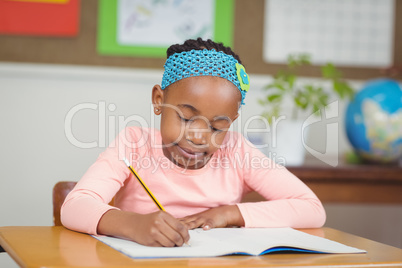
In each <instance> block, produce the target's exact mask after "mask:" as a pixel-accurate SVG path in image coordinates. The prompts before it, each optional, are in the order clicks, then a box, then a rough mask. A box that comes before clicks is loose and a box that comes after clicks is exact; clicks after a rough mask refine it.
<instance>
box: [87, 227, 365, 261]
mask: <svg viewBox="0 0 402 268" xmlns="http://www.w3.org/2000/svg"><path fill="white" fill-rule="evenodd" d="M189 232H190V244H191V246H183V247H173V248H165V247H147V246H143V245H140V244H138V243H135V242H131V241H128V240H124V239H119V238H114V237H107V236H94V237H95V238H96V239H98V240H100V241H102V242H103V243H105V244H107V245H109V246H111V247H112V248H114V249H116V250H118V251H120V252H122V253H124V254H126V255H128V256H129V257H132V258H173V257H174V258H180V257H215V256H225V255H234V254H240V255H263V254H267V253H272V252H279V251H281V252H286V251H290V252H295V251H298V252H300V251H301V252H311V253H365V252H366V251H365V250H361V249H357V248H353V247H349V246H346V245H343V244H341V243H338V242H335V241H331V240H328V239H325V238H321V237H318V236H313V235H309V234H306V233H303V232H301V231H297V230H294V229H292V228H217V229H211V230H208V231H203V230H202V229H195V230H190V231H189Z"/></svg>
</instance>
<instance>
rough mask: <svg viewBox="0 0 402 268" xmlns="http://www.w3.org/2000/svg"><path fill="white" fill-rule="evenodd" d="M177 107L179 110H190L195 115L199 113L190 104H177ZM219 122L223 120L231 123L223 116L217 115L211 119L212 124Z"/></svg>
mask: <svg viewBox="0 0 402 268" xmlns="http://www.w3.org/2000/svg"><path fill="white" fill-rule="evenodd" d="M177 106H178V107H179V108H184V109H190V110H191V111H192V112H193V113H195V114H199V113H200V112H199V111H198V109H197V108H195V107H194V106H192V105H190V104H178V105H177ZM219 120H225V121H228V122H231V121H232V120H231V119H230V118H229V117H228V116H225V115H218V116H215V117H214V118H213V120H212V122H215V121H219Z"/></svg>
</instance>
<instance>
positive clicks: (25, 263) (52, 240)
mask: <svg viewBox="0 0 402 268" xmlns="http://www.w3.org/2000/svg"><path fill="white" fill-rule="evenodd" d="M302 231H305V232H307V233H310V234H313V235H318V236H323V237H326V238H329V239H331V240H334V241H338V242H341V243H344V244H346V245H349V246H353V247H357V248H361V249H365V250H367V252H368V253H367V254H303V253H299V254H270V255H265V256H259V257H249V256H227V257H216V258H182V259H179V258H175V259H131V258H129V257H127V256H125V255H123V254H122V253H120V252H118V251H116V250H114V249H112V248H110V247H109V246H107V245H105V244H103V243H102V242H100V241H98V240H96V239H94V238H92V237H91V236H89V235H86V234H81V233H77V232H73V231H70V230H67V229H65V228H64V227H61V226H56V227H0V245H1V246H2V247H3V248H4V249H5V250H6V251H7V252H8V254H10V256H11V257H12V258H13V259H14V260H15V261H16V262H17V263H18V264H19V265H20V266H21V267H128V266H133V265H134V266H136V267H189V266H191V267H209V268H212V267H221V266H226V267H273V266H276V267H281V266H282V267H283V266H296V267H303V266H304V267H306V266H316V265H317V266H324V265H334V266H342V267H345V265H347V266H348V267H354V266H355V267H365V266H370V265H376V266H377V267H378V266H379V265H387V266H399V267H402V249H398V248H395V247H391V246H387V245H384V244H381V243H378V242H374V241H371V240H368V239H365V238H361V237H358V236H354V235H351V234H347V233H344V232H341V231H337V230H334V229H330V228H322V229H305V230H302ZM3 254H4V253H3Z"/></svg>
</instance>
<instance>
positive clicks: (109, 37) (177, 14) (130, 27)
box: [98, 0, 234, 57]
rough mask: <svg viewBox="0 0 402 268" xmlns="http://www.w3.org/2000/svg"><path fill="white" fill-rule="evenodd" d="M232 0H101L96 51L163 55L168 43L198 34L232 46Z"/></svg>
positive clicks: (116, 53)
mask: <svg viewBox="0 0 402 268" xmlns="http://www.w3.org/2000/svg"><path fill="white" fill-rule="evenodd" d="M233 11H234V3H233V0H160V1H149V0H101V1H100V7H99V23H98V52H99V53H101V54H106V55H107V54H109V55H110V54H112V55H127V56H143V57H165V55H166V49H167V47H169V46H170V45H171V44H176V43H182V42H183V41H185V40H186V39H191V38H197V37H201V38H203V39H208V38H210V39H213V40H214V41H218V42H223V43H224V44H226V45H229V46H231V45H232V36H233V15H234V14H233Z"/></svg>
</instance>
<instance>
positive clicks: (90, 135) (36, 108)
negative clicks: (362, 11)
mask: <svg viewBox="0 0 402 268" xmlns="http://www.w3.org/2000/svg"><path fill="white" fill-rule="evenodd" d="M161 75H162V70H139V69H122V68H100V67H77V66H65V65H64V66H61V65H38V64H35V65H34V64H15V63H0V122H1V131H0V140H1V144H2V145H1V150H0V161H1V168H0V182H1V183H0V208H1V209H0V211H1V214H0V215H1V216H0V226H9V225H52V187H53V185H54V184H55V183H56V182H58V181H61V180H79V178H80V177H81V176H82V175H83V173H84V172H85V171H86V169H87V168H88V167H89V165H90V164H91V163H92V162H93V161H94V160H95V159H96V157H97V155H98V154H99V153H100V152H101V151H103V150H104V148H105V145H107V144H108V143H109V141H110V139H113V138H114V136H115V135H116V133H117V131H118V128H119V127H118V126H120V127H123V126H124V124H118V120H119V117H120V118H123V119H126V120H127V119H130V118H129V117H130V116H135V115H140V116H141V117H142V118H144V119H145V120H146V121H145V122H146V123H147V124H149V125H150V126H155V127H159V125H158V123H159V121H158V119H157V118H155V117H154V116H153V113H152V112H151V110H150V108H151V107H150V98H151V89H152V86H153V85H154V84H158V83H160V81H161ZM270 79H271V78H270V77H268V76H260V75H251V81H252V89H251V90H250V92H249V93H248V96H247V98H246V106H245V107H244V108H243V109H242V112H241V117H240V120H239V122H238V123H236V125H235V127H234V129H235V130H240V131H242V127H241V126H242V125H244V124H245V122H246V121H247V120H248V119H249V118H251V117H252V116H253V115H258V114H260V113H261V107H260V106H259V105H258V104H257V99H258V98H260V97H261V96H262V95H261V94H262V93H261V90H260V88H261V87H262V86H263V85H264V84H266V83H267V82H268V81H269V80H270ZM354 85H355V86H356V87H358V86H360V85H361V83H360V82H359V81H355V82H354ZM77 105H83V107H87V108H86V109H83V110H80V111H78V112H77V113H76V114H75V116H74V117H73V118H72V121H71V122H72V124H71V128H72V134H73V135H74V137H75V140H76V141H80V142H85V143H90V142H98V146H96V147H95V148H90V149H83V148H78V147H77V146H75V145H73V144H72V143H71V137H70V140H69V139H68V137H67V136H66V133H65V119H66V116H68V115H69V112H70V115H71V109H72V108H73V107H77ZM91 105H92V106H94V105H95V106H94V107H95V108H96V109H91V108H90V107H91ZM110 105H111V106H110ZM113 108H115V109H113ZM343 110H344V103H340V106H339V111H340V114H339V117H338V119H339V148H338V149H337V150H339V153H340V154H342V153H343V152H345V151H346V150H349V149H350V147H349V144H348V143H347V141H346V138H345V135H344V134H343V127H342V118H343ZM131 119H133V117H131ZM113 120H114V121H113ZM133 124H137V125H138V122H135V121H131V122H130V123H129V125H133ZM98 128H99V130H98ZM109 129H111V132H112V133H109ZM323 130H325V124H321V125H320V124H317V125H315V126H314V127H313V128H312V131H311V132H310V135H309V137H308V139H307V144H308V145H309V146H311V147H313V148H317V150H323V148H325V137H323ZM99 136H100V137H101V139H100V140H99ZM102 139H104V141H105V145H103V144H102V143H103V140H102ZM329 153H331V154H333V153H335V152H329ZM327 208H328V212H329V215H328V219H329V221H328V223H327V224H328V225H330V226H333V227H335V228H338V229H341V230H344V231H349V230H350V231H351V232H353V231H355V232H359V233H358V234H359V235H362V236H365V237H369V238H372V239H375V240H379V241H382V242H385V243H390V244H393V245H395V246H399V247H402V242H401V241H402V237H401V236H402V235H401V232H400V230H401V226H402V219H401V218H402V217H401V215H402V208H401V206H392V207H391V206H384V207H379V206H375V207H374V206H347V205H341V206H333V205H328V206H327ZM343 213H347V217H343V218H342V221H338V220H336V219H337V218H339V217H337V216H336V215H339V214H343ZM395 214H396V215H397V216H395ZM333 215H334V216H333ZM376 215H377V216H376ZM378 215H380V217H379V216H378ZM335 216H336V217H335ZM370 217H374V218H377V219H380V220H378V221H376V222H373V221H367V219H368V218H370ZM384 222H387V224H386V225H384V224H383V223H384ZM351 223H353V224H356V225H357V226H359V228H358V229H357V228H355V227H354V226H351ZM395 230H399V238H398V236H396V237H395V236H394V237H391V235H390V233H392V232H394V231H395ZM386 232H388V233H387V234H386ZM8 262H9V258H8V257H7V255H6V254H0V266H1V267H3V264H4V266H6V265H5V264H6V263H8ZM8 264H9V263H8Z"/></svg>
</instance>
